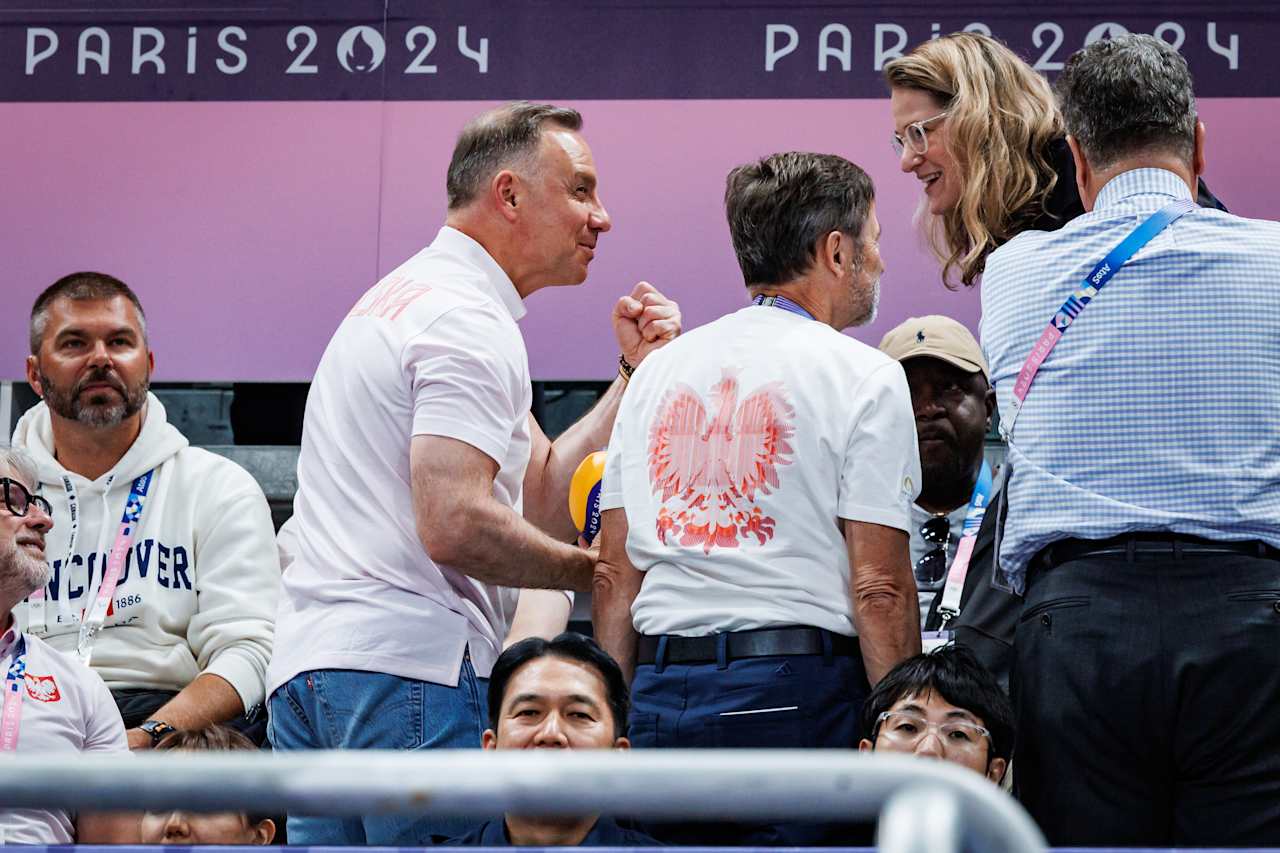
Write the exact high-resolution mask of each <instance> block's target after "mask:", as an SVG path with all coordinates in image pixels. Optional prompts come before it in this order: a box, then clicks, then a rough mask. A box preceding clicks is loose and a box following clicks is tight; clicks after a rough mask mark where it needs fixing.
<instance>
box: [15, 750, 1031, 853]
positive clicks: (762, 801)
mask: <svg viewBox="0 0 1280 853" xmlns="http://www.w3.org/2000/svg"><path fill="white" fill-rule="evenodd" d="M0 807H10V808H12V807H21V808H32V807H36V808H41V807H43V808H50V807H56V808H66V809H71V810H82V809H83V810H103V811H108V810H120V809H123V810H147V811H166V810H172V809H179V808H181V809H185V810H189V811H223V810H233V811H249V810H251V811H254V812H259V813H261V812H268V813H270V812H276V813H285V812H292V813H297V814H327V815H364V814H388V813H399V814H423V815H426V814H455V815H470V816H475V817H493V816H495V815H498V814H501V813H503V812H515V813H524V814H547V815H552V814H563V815H573V814H590V813H594V812H603V813H607V814H617V815H630V816H634V817H640V818H671V819H686V820H687V819H698V818H703V819H707V820H731V819H738V820H743V819H750V820H766V819H783V818H785V819H805V820H841V821H851V820H870V819H872V818H874V817H875V816H876V815H877V814H879V817H880V819H879V826H878V830H877V839H878V844H879V848H880V849H881V850H884V851H891V853H960V850H961V846H962V844H965V846H973V847H976V848H977V849H982V850H985V851H993V853H995V852H996V851H1009V853H1015V851H1016V853H1036V851H1042V850H1045V849H1046V847H1045V841H1044V837H1043V836H1042V835H1041V833H1040V830H1039V829H1038V828H1037V827H1036V825H1035V823H1034V822H1033V821H1032V820H1031V818H1030V817H1029V816H1028V815H1027V813H1026V812H1025V811H1024V810H1023V809H1022V807H1021V806H1020V805H1018V803H1017V802H1016V801H1015V800H1014V799H1013V798H1011V797H1010V796H1009V795H1008V794H1007V793H1005V792H1004V791H1002V790H1000V789H999V788H997V787H996V786H995V785H992V784H991V783H990V782H988V781H987V780H986V779H983V778H982V777H980V776H979V775H978V774H976V773H974V772H973V771H972V770H966V769H964V768H961V767H958V766H955V765H952V764H948V763H946V762H941V761H922V760H919V759H914V758H911V757H909V756H902V755H889V754H883V753H879V754H876V755H871V754H869V753H858V752H851V751H850V752H846V751H837V750H715V751H710V750H653V751H648V750H646V751H638V750H637V751H629V752H626V751H612V750H591V751H586V750H583V751H554V752H553V751H550V750H530V751H516V750H512V751H482V750H433V751H429V752H428V751H421V752H393V751H332V752H320V751H317V752H278V753H266V752H263V753H250V752H231V753H208V752H204V753H201V752H196V753H176V752H168V753H163V754H148V753H136V754H134V755H133V756H132V759H131V760H128V761H121V759H120V756H118V755H95V754H81V755H75V756H65V757H64V756H24V755H21V754H18V755H10V756H6V757H4V758H3V759H0ZM966 841H967V844H966V843H965V842H966Z"/></svg>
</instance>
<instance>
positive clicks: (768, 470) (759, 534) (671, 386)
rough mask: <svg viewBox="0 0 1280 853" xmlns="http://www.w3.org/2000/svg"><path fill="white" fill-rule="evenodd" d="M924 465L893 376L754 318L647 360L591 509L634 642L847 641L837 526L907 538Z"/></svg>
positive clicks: (823, 332)
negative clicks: (797, 635)
mask: <svg viewBox="0 0 1280 853" xmlns="http://www.w3.org/2000/svg"><path fill="white" fill-rule="evenodd" d="M919 489H920V457H919V450H918V448H917V445H916V430H915V418H914V415H913V412H912V407H911V394H910V391H909V389H908V388H907V380H906V376H905V374H904V373H903V371H902V367H901V366H900V365H899V364H898V362H897V361H894V360H893V359H891V358H889V357H888V356H886V355H884V354H883V353H881V352H879V351H878V350H876V349H873V348H871V347H869V346H867V345H865V344H863V343H860V342H858V341H856V340H854V339H853V338H850V337H848V336H846V335H843V334H841V333H839V332H837V331H835V330H834V329H832V328H831V327H830V326H827V325H825V324H823V323H819V322H816V321H813V320H810V319H808V318H806V317H803V316H801V315H798V314H794V313H791V312H789V311H785V310H782V309H780V308H777V307H773V306H757V305H752V306H749V307H746V308H743V309H741V310H739V311H736V312H734V313H732V314H729V315H726V316H724V317H721V318H720V319H719V320H716V321H714V322H712V323H709V324H707V325H706V326H703V327H701V328H698V329H695V330H693V331H690V332H687V333H685V334H684V335H682V336H681V337H680V338H678V339H676V340H675V341H673V342H672V343H670V344H669V345H667V346H666V347H663V348H662V349H660V350H658V351H656V352H653V353H651V354H650V355H649V356H648V357H647V358H646V359H645V361H644V364H643V365H642V366H641V367H640V369H639V370H637V371H636V373H635V375H634V376H633V377H632V379H631V383H630V386H629V387H628V388H627V393H626V395H625V396H624V397H623V400H622V405H621V408H620V411H619V412H618V417H617V420H616V421H615V423H614V428H613V435H612V437H611V439H610V442H609V454H608V459H607V462H606V464H605V473H604V481H603V485H602V487H601V495H600V507H601V509H602V510H608V509H617V508H619V507H625V510H626V514H627V523H628V525H629V528H630V531H629V534H628V536H627V554H628V556H629V557H630V559H631V562H632V563H633V564H634V565H635V567H636V568H637V569H639V570H640V571H643V572H645V578H644V582H643V585H642V586H641V589H640V594H639V595H638V596H637V597H636V600H635V602H634V604H633V605H632V609H631V612H632V617H633V620H634V623H635V627H636V630H638V631H639V632H640V633H641V634H648V635H658V634H676V635H681V636H700V635H705V634H711V633H719V632H723V631H745V630H752V629H756V628H768V627H777V626H782V625H812V626H816V627H819V628H826V629H828V630H830V631H833V632H835V633H838V634H844V635H850V636H851V635H854V634H855V633H856V631H855V629H854V624H853V617H852V605H851V599H850V590H849V582H850V577H849V575H850V572H849V556H848V551H847V549H846V546H845V541H844V536H843V534H842V532H841V525H840V519H848V520H851V521H860V522H871V523H874V524H881V525H885V526H887V527H894V528H898V529H900V530H909V528H910V517H911V516H910V507H911V503H912V502H913V501H914V500H915V498H916V495H917V494H918V493H919Z"/></svg>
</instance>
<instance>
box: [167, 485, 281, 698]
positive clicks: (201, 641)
mask: <svg viewBox="0 0 1280 853" xmlns="http://www.w3.org/2000/svg"><path fill="white" fill-rule="evenodd" d="M214 471H215V472H216V473H214V472H210V473H211V474H212V476H210V478H209V479H210V480H212V481H213V482H210V483H209V494H210V495H219V494H221V495H225V496H226V498H225V499H224V500H209V501H206V502H204V503H203V505H202V512H201V518H200V535H199V537H198V538H197V540H196V553H195V563H194V565H193V566H192V568H193V569H194V580H195V586H196V611H195V613H193V614H192V616H191V621H190V622H189V623H188V624H187V643H188V644H189V645H190V646H191V653H192V654H193V655H194V656H195V659H196V666H198V667H199V668H200V672H201V673H202V674H203V673H211V674H213V675H217V676H219V677H221V678H223V679H225V680H226V681H227V682H228V683H229V684H230V685H231V686H232V687H233V688H235V691H236V693H238V694H239V696H240V701H241V702H242V703H243V704H244V707H245V708H246V709H248V708H251V707H253V706H254V705H257V704H259V703H261V702H262V701H263V699H264V698H265V695H266V675H267V664H268V663H269V662H270V660H271V648H272V640H273V638H274V633H275V615H276V602H277V600H278V598H279V590H280V562H279V557H278V552H277V551H276V541H275V526H274V525H273V524H272V523H271V509H270V507H269V506H268V505H267V499H266V497H265V496H264V495H263V494H262V489H261V488H260V487H259V486H258V484H257V482H256V481H255V480H254V479H253V477H252V476H251V475H250V474H249V472H247V471H245V470H244V469H243V468H241V467H239V466H238V465H235V464H234V463H231V462H223V463H222V464H220V465H219V466H218V467H217V468H216V469H214ZM219 481H220V482H219Z"/></svg>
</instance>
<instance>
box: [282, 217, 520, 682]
mask: <svg viewBox="0 0 1280 853" xmlns="http://www.w3.org/2000/svg"><path fill="white" fill-rule="evenodd" d="M524 311H525V309H524V303H523V302H522V301H521V299H520V296H519V294H518V293H517V292H516V289H515V286H514V285H513V284H512V282H511V280H510V279H509V278H508V277H507V275H506V274H505V273H504V272H503V270H502V268H501V267H499V266H498V264H497V262H496V261H494V260H493V258H491V257H490V256H489V255H488V253H487V252H485V250H484V248H483V247H482V246H481V245H480V244H479V243H477V242H476V241H474V240H472V239H471V238H470V237H467V236H466V235H465V234H463V233H461V232H460V231H456V230H454V229H452V228H448V227H446V228H442V229H441V230H440V233H439V234H438V235H437V236H436V239H435V240H434V241H433V242H432V244H431V245H430V246H428V247H427V248H426V249H423V250H422V251H421V252H419V253H418V254H417V255H415V256H414V257H412V258H410V259H409V260H408V261H406V262H405V263H404V264H403V265H401V266H400V267H399V268H397V269H396V270H395V271H393V272H392V273H391V274H389V275H388V276H386V278H384V279H383V280H382V281H380V282H378V284H377V285H375V286H374V287H373V288H372V289H371V290H369V291H368V292H367V293H366V294H365V295H364V296H363V297H361V299H360V300H359V302H357V303H356V305H355V307H354V308H353V309H352V310H351V312H350V313H349V314H348V315H347V317H346V319H345V320H343V321H342V324H341V325H340V326H339V327H338V330H337V332H335V333H334V336H333V339H332V340H331V341H330V342H329V346H328V348H327V349H326V350H325V353H324V357H323V358H322V359H321V361H320V366H319V367H318V368H317V369H316V375H315V379H314V381H313V382H312V384H311V391H310V394H309V396H308V397H307V409H306V417H305V420H304V423H303V434H302V450H301V455H300V457H299V459H298V492H297V496H296V498H295V500H294V516H293V519H292V520H291V521H290V522H289V533H288V540H289V541H288V550H289V552H290V556H291V558H292V563H291V564H290V565H289V566H288V567H287V569H286V570H285V571H284V576H283V589H282V594H281V598H280V610H279V615H278V617H277V621H276V643H275V651H274V655H273V657H272V660H271V667H270V670H269V671H268V675H267V684H268V690H267V692H268V694H270V692H271V691H273V690H275V688H277V687H279V686H280V685H281V684H283V683H284V682H286V681H288V680H289V679H290V678H292V677H293V676H295V675H297V674H298V673H300V672H304V671H306V670H312V669H357V670H364V671H370V672H380V673H387V674H391V675H397V676H401V677H404V678H413V679H417V680H422V681H430V682H434V683H437V684H445V685H450V686H456V685H457V683H458V672H459V669H460V667H461V664H462V658H463V654H464V652H465V651H466V650H467V649H468V648H469V649H470V654H471V658H472V663H473V665H474V667H475V669H476V672H477V673H478V674H479V675H480V676H481V677H486V676H488V674H489V671H490V669H491V668H492V666H493V662H494V660H495V659H496V657H497V655H498V653H499V651H500V650H501V645H502V640H503V637H504V636H505V635H506V630H507V625H508V623H509V621H510V617H511V615H512V612H513V610H514V606H515V598H516V593H515V591H514V590H508V589H505V588H501V587H495V586H490V585H488V584H484V583H481V582H479V581H476V580H473V579H472V578H470V577H468V576H467V575H465V574H463V573H462V572H460V571H458V570H457V569H454V568H452V567H450V566H446V565H442V564H439V563H436V562H435V561H434V560H432V559H431V557H430V555H428V554H427V552H426V550H425V549H424V548H423V546H422V542H421V540H420V539H419V538H418V532H417V528H416V525H415V521H414V509H413V497H412V493H411V489H410V475H409V444H410V440H411V438H412V437H413V436H415V435H438V436H445V437H448V438H455V439H458V440H460V441H465V442H466V443H468V444H470V445H472V446H474V447H476V448H479V449H480V450H482V451H483V452H484V453H485V454H487V455H488V456H490V457H491V458H492V459H493V460H494V461H495V462H496V463H497V464H498V475H497V478H496V479H495V481H494V485H493V496H494V497H495V498H496V499H497V500H499V501H501V502H502V503H504V504H506V505H507V506H509V507H511V508H512V509H514V510H515V511H516V512H520V511H521V509H522V488H523V482H524V474H525V469H526V468H527V467H528V463H529V450H530V437H529V425H528V422H529V409H530V406H531V404H532V398H533V393H532V389H531V386H530V382H529V362H528V357H527V355H526V353H525V347H524V340H523V339H522V338H521V336H520V329H519V328H518V327H517V326H516V321H517V320H518V319H520V318H521V317H522V316H524Z"/></svg>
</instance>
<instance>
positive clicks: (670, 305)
mask: <svg viewBox="0 0 1280 853" xmlns="http://www.w3.org/2000/svg"><path fill="white" fill-rule="evenodd" d="M680 322H681V321H680V306H679V305H677V304H676V303H675V302H673V301H672V300H670V299H668V298H667V297H665V296H663V295H662V294H661V293H659V292H658V290H657V289H656V288H655V287H654V286H653V285H651V284H649V283H648V282H644V281H642V282H640V283H639V284H637V285H636V286H635V288H634V289H632V291H631V294H630V295H629V296H624V297H622V298H621V299H619V300H618V302H617V304H616V305H615V306H614V308H613V331H614V335H615V336H616V337H617V339H618V348H619V350H620V352H621V353H622V356H623V358H625V359H626V360H627V363H628V364H630V365H631V366H632V367H638V366H639V365H640V363H641V362H642V361H644V359H645V357H646V356H647V355H648V354H649V353H651V352H653V351H654V350H655V349H658V348H659V347H661V346H663V345H664V344H666V343H667V342H668V341H670V340H672V339H673V338H675V337H676V335H678V334H680ZM624 390H626V380H625V379H623V378H622V377H621V376H619V377H618V378H617V379H615V380H614V382H613V384H612V385H610V386H609V389H608V390H607V391H606V392H605V394H604V396H603V397H601V398H600V401H599V402H598V403H596V405H595V406H593V407H592V408H591V410H590V411H589V412H587V413H586V414H585V415H583V416H582V418H581V419H580V420H579V421H578V422H577V423H575V424H574V425H573V426H571V427H569V428H568V429H567V430H565V431H564V432H563V433H562V434H561V435H560V437H559V438H557V439H556V440H555V441H554V442H551V441H549V440H548V439H547V437H546V435H544V434H543V432H542V430H541V429H539V428H538V425H537V424H536V423H535V422H534V420H533V418H532V417H530V418H529V422H530V423H529V425H530V429H529V432H530V435H531V436H532V438H533V450H532V453H531V454H530V458H529V467H528V469H527V470H526V471H525V477H524V516H525V518H527V519H529V521H531V522H533V523H534V524H536V525H537V526H538V527H540V528H542V529H543V530H544V531H546V532H547V533H549V534H550V535H552V536H554V537H555V538H557V539H560V540H563V541H568V540H571V539H573V538H574V536H575V534H576V532H577V531H575V530H574V527H573V522H572V521H571V520H570V518H569V506H568V495H569V480H570V479H572V477H573V472H574V471H575V470H576V469H577V467H578V464H579V463H581V462H582V460H583V458H584V457H586V455H587V454H588V453H592V452H594V451H596V450H600V449H601V448H603V447H604V446H605V444H606V443H608V441H609V433H610V431H611V430H612V429H613V419H614V417H615V416H616V415H617V414H618V404H619V403H620V402H621V401H622V392H623V391H624Z"/></svg>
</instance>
